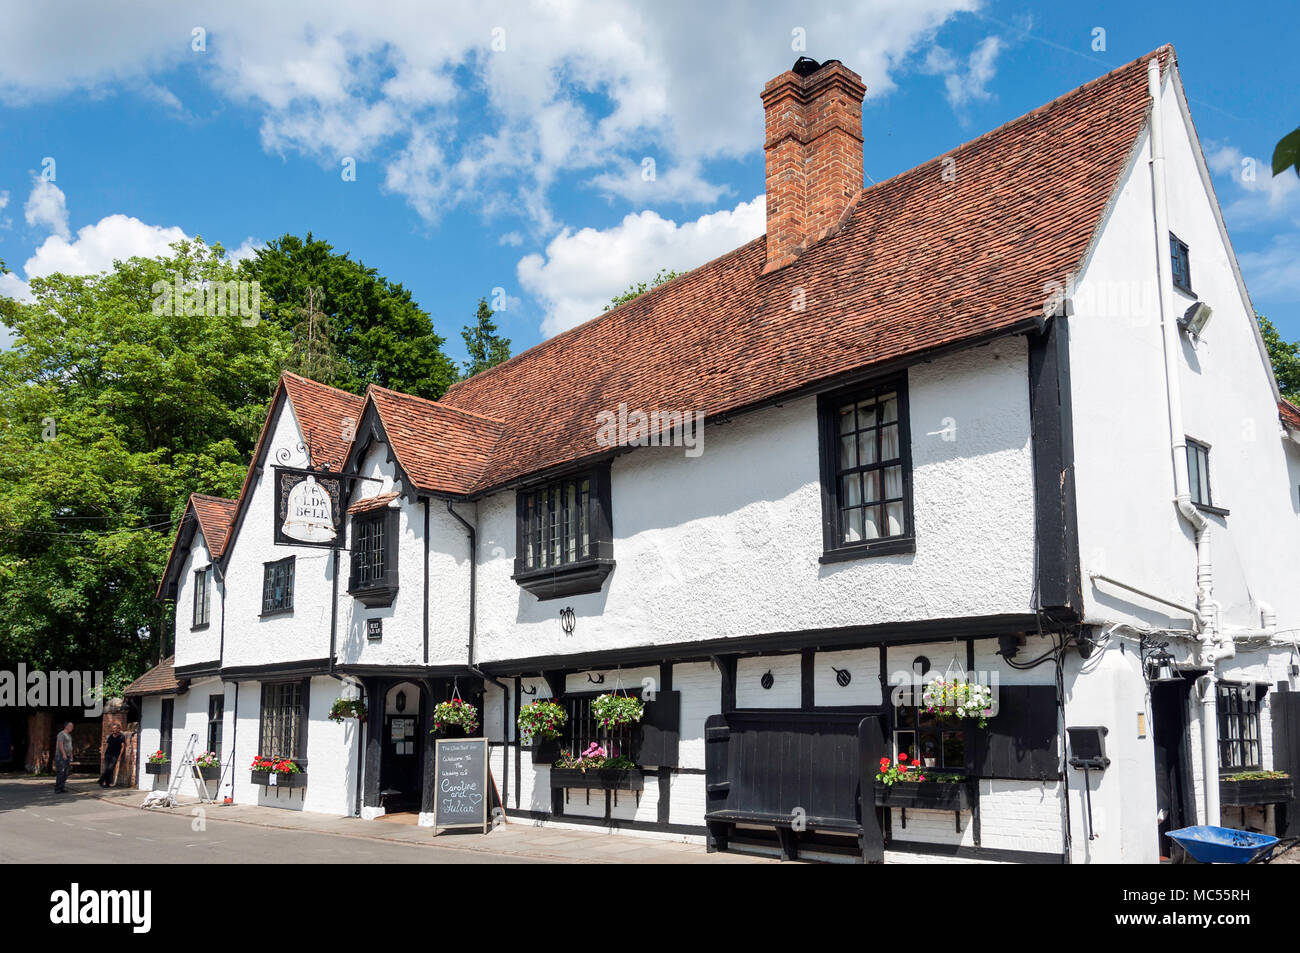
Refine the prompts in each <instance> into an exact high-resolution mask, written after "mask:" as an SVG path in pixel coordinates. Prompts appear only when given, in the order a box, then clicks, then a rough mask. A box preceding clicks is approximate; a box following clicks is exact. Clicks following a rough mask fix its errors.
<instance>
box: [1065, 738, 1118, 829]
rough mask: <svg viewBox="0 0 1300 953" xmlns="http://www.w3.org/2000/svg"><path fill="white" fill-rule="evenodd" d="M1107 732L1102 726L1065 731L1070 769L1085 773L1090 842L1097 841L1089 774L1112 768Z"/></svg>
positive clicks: (1084, 791)
mask: <svg viewBox="0 0 1300 953" xmlns="http://www.w3.org/2000/svg"><path fill="white" fill-rule="evenodd" d="M1107 731H1108V729H1107V728H1104V727H1102V726H1100V725H1090V726H1087V727H1081V728H1066V729H1065V733H1066V734H1067V735H1068V736H1069V739H1070V767H1072V768H1078V769H1079V770H1081V771H1082V772H1083V793H1084V797H1085V798H1086V800H1087V804H1088V840H1096V839H1097V834H1096V832H1095V831H1094V830H1093V827H1092V785H1091V784H1090V783H1089V781H1088V772H1089V771H1105V770H1106V768H1107V767H1109V766H1110V758H1108V757H1106V733H1107Z"/></svg>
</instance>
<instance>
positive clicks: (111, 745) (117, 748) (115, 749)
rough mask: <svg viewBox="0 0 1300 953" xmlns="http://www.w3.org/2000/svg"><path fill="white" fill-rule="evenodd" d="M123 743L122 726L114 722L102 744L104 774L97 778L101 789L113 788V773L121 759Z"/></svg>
mask: <svg viewBox="0 0 1300 953" xmlns="http://www.w3.org/2000/svg"><path fill="white" fill-rule="evenodd" d="M125 743H126V735H124V734H122V726H121V725H119V724H117V723H116V722H114V723H113V730H112V731H111V732H110V733H109V735H108V740H107V741H106V742H104V773H103V774H101V775H100V776H99V786H100V787H101V788H111V787H112V786H113V771H114V770H116V768H117V759H118V758H120V757H122V745H123V744H125Z"/></svg>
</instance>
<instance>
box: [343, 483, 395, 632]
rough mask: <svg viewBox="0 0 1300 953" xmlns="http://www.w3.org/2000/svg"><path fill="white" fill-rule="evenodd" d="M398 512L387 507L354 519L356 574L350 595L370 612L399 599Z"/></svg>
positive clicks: (351, 578)
mask: <svg viewBox="0 0 1300 953" xmlns="http://www.w3.org/2000/svg"><path fill="white" fill-rule="evenodd" d="M397 516H398V511H397V510H395V509H391V508H389V507H388V506H386V505H385V506H384V507H383V508H381V509H373V510H369V511H364V512H360V513H356V514H355V515H353V517H352V572H351V575H350V578H349V580H348V592H349V593H351V594H352V595H353V596H355V597H356V598H357V599H358V600H359V601H360V602H361V603H363V604H364V605H366V606H369V607H370V608H376V607H382V606H391V605H392V604H393V600H394V599H396V598H397V538H398V522H397Z"/></svg>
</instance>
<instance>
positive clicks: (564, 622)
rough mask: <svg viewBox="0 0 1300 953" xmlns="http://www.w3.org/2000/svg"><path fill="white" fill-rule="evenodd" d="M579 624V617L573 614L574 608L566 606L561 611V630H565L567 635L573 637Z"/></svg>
mask: <svg viewBox="0 0 1300 953" xmlns="http://www.w3.org/2000/svg"><path fill="white" fill-rule="evenodd" d="M577 624H578V617H577V616H576V615H574V614H573V607H572V606H565V607H564V608H563V609H561V610H560V628H562V629H563V630H564V634H565V635H573V629H574V627H575V626H576V625H577Z"/></svg>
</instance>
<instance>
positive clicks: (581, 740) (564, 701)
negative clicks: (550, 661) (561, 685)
mask: <svg viewBox="0 0 1300 953" xmlns="http://www.w3.org/2000/svg"><path fill="white" fill-rule="evenodd" d="M628 695H631V696H635V697H637V698H639V697H640V692H628ZM599 697H600V696H599V693H593V694H583V695H566V696H564V697H562V698H561V699H560V704H561V705H562V706H564V710H565V711H566V712H568V715H569V719H568V721H566V722H565V723H564V729H563V733H562V734H561V738H562V739H563V740H562V742H561V744H560V747H561V748H562V749H564V750H565V751H568V752H571V753H572V754H573V756H574V757H577V756H579V755H581V754H582V752H584V751H586V750H587V747H588V746H589V745H592V744H598V745H600V746H601V747H602V748H604V749H605V753H606V754H607V755H608V756H609V757H611V758H618V757H627V758H635V757H636V756H637V752H636V750H635V748H636V741H637V730H638V726H636V725H620V726H618V727H617V728H604V727H601V725H600V724H599V723H598V722H597V721H596V719H595V718H594V717H592V714H591V703H592V702H593V701H595V700H596V699H597V698H599Z"/></svg>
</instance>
